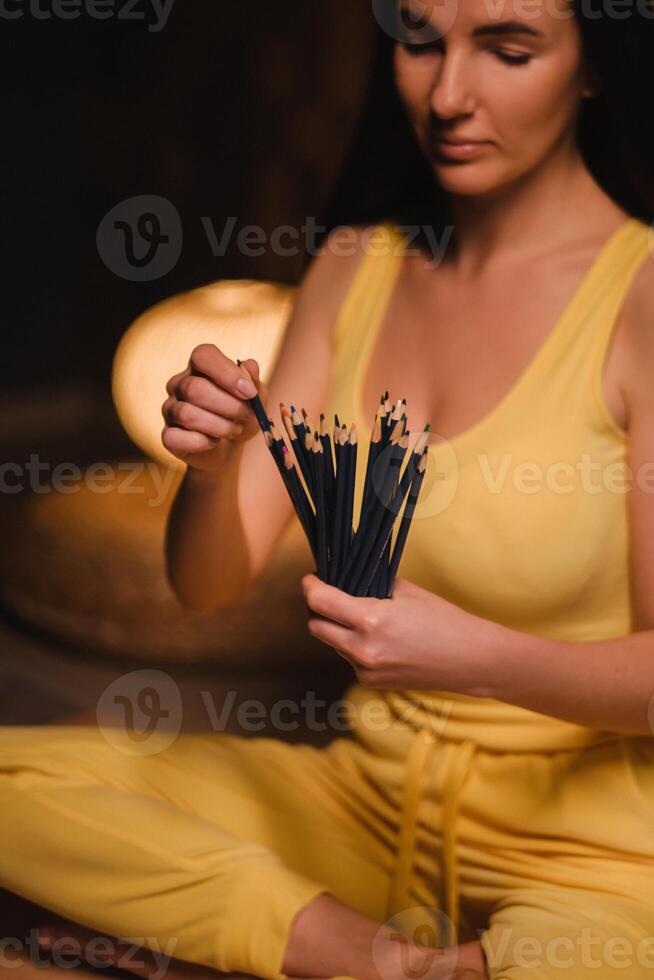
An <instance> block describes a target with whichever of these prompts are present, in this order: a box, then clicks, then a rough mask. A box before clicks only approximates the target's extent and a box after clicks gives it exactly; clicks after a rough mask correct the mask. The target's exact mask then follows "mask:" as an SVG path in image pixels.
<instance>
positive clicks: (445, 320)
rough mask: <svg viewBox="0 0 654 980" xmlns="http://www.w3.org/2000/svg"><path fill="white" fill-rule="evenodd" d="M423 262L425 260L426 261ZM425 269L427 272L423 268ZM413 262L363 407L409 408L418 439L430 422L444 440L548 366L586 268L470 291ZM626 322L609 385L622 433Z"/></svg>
mask: <svg viewBox="0 0 654 980" xmlns="http://www.w3.org/2000/svg"><path fill="white" fill-rule="evenodd" d="M417 261H418V262H421V260H417ZM422 264H423V265H424V263H422ZM416 265H417V263H416V262H414V263H410V262H408V261H407V262H405V264H404V266H403V269H402V270H401V272H400V274H399V276H398V280H397V283H396V286H395V289H394V291H393V293H392V296H391V298H390V301H389V304H388V307H387V309H386V310H385V312H384V315H383V317H382V320H381V322H380V324H379V329H378V332H377V336H376V339H375V343H374V345H373V348H372V351H371V353H370V356H369V359H368V363H367V365H365V369H364V373H363V375H362V385H361V398H362V407H363V409H364V411H365V414H366V417H367V418H372V417H374V413H375V411H376V409H377V406H378V403H379V396H380V394H381V393H382V392H383V391H384V390H386V389H387V388H388V389H389V393H390V396H391V399H392V400H396V399H397V398H406V399H407V407H408V414H409V427H410V428H411V429H412V430H413V431H418V430H419V429H421V428H422V427H423V426H424V425H425V423H426V422H430V423H431V425H432V429H433V430H435V431H436V432H438V433H439V434H440V435H441V436H443V437H444V438H452V437H454V436H458V435H460V434H461V433H462V432H465V431H466V430H468V429H469V428H471V427H472V426H474V425H476V424H477V423H478V422H480V421H481V420H483V419H484V418H485V417H486V416H487V415H488V414H489V413H490V412H491V411H493V410H494V409H495V408H496V406H498V405H500V404H501V403H502V400H503V399H504V398H505V396H506V395H507V394H508V392H509V391H510V390H511V388H512V387H513V386H514V384H515V383H516V382H517V381H518V380H519V379H520V377H521V376H522V374H523V372H524V371H525V369H526V368H527V367H528V366H529V365H530V363H531V362H532V361H535V360H536V359H538V358H539V357H540V356H541V354H542V351H541V348H542V347H543V345H544V344H545V342H546V341H547V339H548V337H549V335H550V333H551V332H552V331H553V329H554V327H555V325H556V324H557V322H558V320H559V319H560V317H562V316H563V314H564V312H565V311H566V309H567V307H568V304H569V303H570V301H571V298H572V296H573V295H574V292H575V289H576V287H577V286H578V285H579V282H580V279H581V278H582V277H583V272H584V262H583V261H582V258H578V259H577V260H575V261H567V262H558V263H557V262H554V263H551V264H549V265H548V264H547V263H545V264H544V265H543V267H542V268H540V269H538V268H536V269H534V268H533V267H531V268H529V269H524V270H523V274H522V275H521V274H520V272H519V270H517V269H513V270H507V271H506V273H504V274H501V273H496V274H494V276H493V277H491V278H490V279H485V280H483V281H482V280H479V281H478V282H475V283H474V284H472V285H471V284H469V283H468V284H465V285H464V284H461V283H458V282H457V281H456V279H455V278H454V277H453V275H452V274H451V273H450V272H448V271H447V270H442V271H441V270H436V271H435V270H434V269H430V270H424V269H419V268H417V267H416ZM622 334H623V331H622V329H621V322H620V320H618V322H617V323H616V329H615V331H614V335H613V339H612V343H611V345H610V347H609V349H608V351H607V355H606V358H605V361H604V369H603V376H602V391H603V395H604V398H605V401H606V405H607V407H608V409H609V411H610V412H611V414H612V416H613V418H614V419H615V421H616V422H617V424H618V425H620V426H621V427H623V428H624V427H625V425H626V414H627V413H626V405H625V402H624V398H623V395H622V389H621V382H622V379H623V375H624V364H623V361H624V343H623V339H622Z"/></svg>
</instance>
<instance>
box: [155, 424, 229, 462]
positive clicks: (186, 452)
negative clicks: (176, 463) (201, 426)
mask: <svg viewBox="0 0 654 980" xmlns="http://www.w3.org/2000/svg"><path fill="white" fill-rule="evenodd" d="M161 442H162V444H163V446H164V448H165V449H167V450H168V452H169V453H172V454H173V456H177V457H178V458H179V459H181V460H184V459H185V458H186V457H187V456H194V455H196V454H197V453H206V452H208V451H209V450H210V449H215V446H216V440H215V439H212V438H211V436H207V435H204V434H203V433H202V432H189V431H187V430H186V429H179V428H177V427H176V426H166V427H165V428H164V430H163V432H162V433H161Z"/></svg>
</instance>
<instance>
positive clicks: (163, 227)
mask: <svg viewBox="0 0 654 980" xmlns="http://www.w3.org/2000/svg"><path fill="white" fill-rule="evenodd" d="M183 238H184V234H183V229H182V220H181V218H180V216H179V212H178V211H177V208H176V207H175V206H174V204H172V203H171V202H170V201H168V200H166V198H165V197H159V196H157V195H155V194H142V195H140V196H138V197H132V198H129V200H127V201H121V202H120V204H117V205H116V206H115V207H114V208H112V209H111V211H109V213H108V214H106V215H105V216H104V218H103V219H102V221H101V222H100V225H99V227H98V233H97V239H96V242H97V247H98V253H99V255H100V258H101V259H102V261H103V262H104V264H105V265H106V266H107V268H108V269H110V270H111V272H113V273H114V274H115V275H117V276H119V277H120V278H121V279H128V280H129V281H131V282H150V281H152V280H154V279H161V278H162V277H163V276H166V275H168V273H169V272H171V271H172V269H174V268H175V266H176V265H177V263H178V262H179V258H180V255H181V254H182V244H183Z"/></svg>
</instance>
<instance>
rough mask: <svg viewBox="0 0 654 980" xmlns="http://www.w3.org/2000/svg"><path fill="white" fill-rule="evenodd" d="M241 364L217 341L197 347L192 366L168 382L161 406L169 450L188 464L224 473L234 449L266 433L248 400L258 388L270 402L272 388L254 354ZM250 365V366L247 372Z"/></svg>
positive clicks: (163, 440)
mask: <svg viewBox="0 0 654 980" xmlns="http://www.w3.org/2000/svg"><path fill="white" fill-rule="evenodd" d="M241 365H242V366H241V367H239V366H238V365H237V364H235V363H234V361H231V360H230V359H229V358H228V357H227V356H226V355H225V354H223V352H222V351H221V350H220V349H219V348H218V347H216V346H215V344H200V345H199V346H198V347H196V348H195V350H194V351H193V353H192V354H191V357H190V359H189V362H188V367H187V368H186V369H185V370H184V371H181V372H180V373H179V374H175V375H173V377H172V378H171V379H170V380H169V381H168V383H167V385H166V391H167V392H168V398H167V399H166V400H165V402H164V403H163V405H162V407H161V413H162V415H163V417H164V421H165V423H166V424H165V426H164V429H163V432H162V434H161V441H162V443H163V445H164V446H165V448H166V449H167V450H168V451H169V452H171V453H172V454H173V456H176V457H177V458H178V459H180V460H182V462H184V463H187V464H188V466H190V467H193V468H194V469H197V470H202V471H204V472H208V473H220V472H221V471H222V470H224V469H225V468H226V466H228V465H229V463H230V462H231V460H232V458H233V456H234V453H235V451H236V450H237V449H238V448H239V447H242V446H243V445H244V444H245V443H246V442H247V441H248V440H249V439H252V437H253V436H255V435H256V434H257V433H260V432H261V429H260V427H259V423H258V421H257V418H256V416H255V414H254V411H253V410H252V407H251V405H250V404H249V403H248V398H251V397H252V396H253V395H254V394H255V388H254V387H250V389H249V390H248V389H247V387H246V390H245V391H241V390H240V383H241V382H244V383H245V384H246V385H247V384H248V383H249V384H250V386H252V382H254V385H255V386H256V391H257V392H258V394H259V397H260V398H261V399H262V401H263V403H264V406H265V405H266V401H267V396H268V389H267V387H266V385H265V384H263V382H262V381H261V380H260V378H259V365H258V364H257V362H256V361H255V360H252V358H250V359H249V360H247V361H241ZM244 369H245V370H244Z"/></svg>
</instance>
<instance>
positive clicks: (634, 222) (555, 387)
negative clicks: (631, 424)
mask: <svg viewBox="0 0 654 980" xmlns="http://www.w3.org/2000/svg"><path fill="white" fill-rule="evenodd" d="M652 244H654V240H651V239H650V229H649V226H648V225H646V224H645V223H644V222H642V221H641V220H640V219H638V218H630V219H627V220H626V221H625V222H624V224H623V225H621V226H620V227H619V228H618V229H617V230H616V232H614V234H613V235H612V236H611V238H610V239H609V240H608V242H606V243H605V245H604V247H603V248H602V249H601V251H600V253H599V254H598V256H597V257H596V260H595V262H594V263H593V265H592V266H591V268H590V270H589V271H588V273H587V274H586V276H585V277H584V279H583V281H582V283H581V284H580V286H579V288H578V290H577V292H576V294H575V295H574V296H573V298H572V300H571V302H570V303H569V304H568V306H567V308H566V310H565V311H564V313H563V315H562V316H561V318H560V320H559V322H558V324H557V326H556V328H555V330H554V331H553V333H552V335H551V337H550V340H551V346H550V348H549V354H550V356H549V357H542V358H540V359H539V360H538V359H537V360H538V364H537V366H538V367H539V368H540V371H536V372H535V373H534V375H533V376H532V378H531V381H532V382H533V383H534V385H535V386H536V385H537V386H538V389H539V390H538V396H539V399H540V400H543V399H544V400H546V401H547V402H548V403H549V405H550V406H551V407H552V409H554V407H555V406H558V411H559V412H561V411H574V412H575V414H576V415H577V417H579V414H585V415H588V414H589V413H590V415H591V416H593V417H594V420H595V421H597V422H599V423H600V424H601V425H602V426H608V428H609V429H610V430H611V431H612V432H613V433H614V434H617V435H620V436H621V437H624V435H625V433H624V432H623V430H622V429H620V427H619V426H618V425H617V423H616V422H615V420H614V419H613V416H612V415H611V413H610V411H609V409H608V407H607V405H606V402H605V399H604V396H603V391H602V385H603V371H604V364H605V361H606V357H607V354H608V350H609V347H610V344H611V340H612V338H613V335H614V332H615V329H616V327H617V324H618V321H619V317H620V312H621V310H622V308H623V306H624V302H625V300H626V298H627V294H628V292H629V288H630V286H631V283H632V281H633V279H634V277H635V275H636V273H637V272H638V270H639V269H640V267H641V265H642V263H643V262H644V261H645V260H646V259H647V258H649V257H651V246H652ZM539 374H540V375H541V377H538V375H539ZM530 387H531V385H530ZM531 394H532V395H533V389H532V392H531ZM573 403H574V404H573ZM597 413H599V419H598V418H597Z"/></svg>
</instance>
